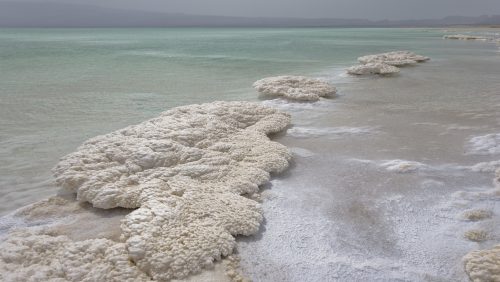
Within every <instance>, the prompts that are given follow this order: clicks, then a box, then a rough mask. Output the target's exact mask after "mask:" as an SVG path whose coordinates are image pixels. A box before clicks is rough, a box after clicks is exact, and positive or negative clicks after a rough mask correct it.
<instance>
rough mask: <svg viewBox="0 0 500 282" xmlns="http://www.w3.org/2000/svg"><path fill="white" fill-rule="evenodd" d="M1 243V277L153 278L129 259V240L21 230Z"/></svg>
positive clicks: (87, 279)
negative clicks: (82, 238)
mask: <svg viewBox="0 0 500 282" xmlns="http://www.w3.org/2000/svg"><path fill="white" fill-rule="evenodd" d="M0 246H1V249H2V252H1V255H0V270H1V271H0V280H1V281H116V282H121V281H130V282H132V281H149V280H150V277H148V276H147V275H146V274H145V273H143V272H142V271H140V270H139V269H138V268H137V267H136V266H135V265H134V264H133V263H132V262H131V261H130V259H129V255H128V253H127V247H126V244H124V243H117V242H114V241H111V240H108V239H93V240H84V241H73V240H71V239H70V238H68V237H67V236H49V235H44V234H36V233H31V232H25V231H18V232H14V233H12V234H10V236H9V238H8V239H7V240H6V241H5V242H3V243H2V244H1V245H0ZM57 279H59V280H57Z"/></svg>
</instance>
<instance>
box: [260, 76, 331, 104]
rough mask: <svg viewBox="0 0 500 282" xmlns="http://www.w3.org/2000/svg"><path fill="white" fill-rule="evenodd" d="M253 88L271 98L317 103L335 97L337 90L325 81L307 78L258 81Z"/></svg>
mask: <svg viewBox="0 0 500 282" xmlns="http://www.w3.org/2000/svg"><path fill="white" fill-rule="evenodd" d="M253 87H254V88H255V89H256V90H257V91H258V92H260V93H263V94H266V95H269V96H281V97H285V98H288V99H292V100H301V101H317V100H319V98H320V97H327V96H333V95H335V93H337V89H336V88H335V87H334V86H333V85H331V84H329V83H327V82H324V81H321V80H319V79H315V78H309V77H305V76H290V75H287V76H275V77H268V78H264V79H261V80H257V81H256V82H255V83H254V84H253Z"/></svg>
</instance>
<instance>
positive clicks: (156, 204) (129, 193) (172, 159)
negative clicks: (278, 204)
mask: <svg viewBox="0 0 500 282" xmlns="http://www.w3.org/2000/svg"><path fill="white" fill-rule="evenodd" d="M289 123H290V116H289V115H288V114H286V113H283V112H280V111H278V110H276V109H272V108H268V107H265V106H262V105H259V104H255V103H248V102H213V103H207V104H201V105H190V106H184V107H178V108H174V109H172V110H169V111H167V112H164V113H163V114H161V115H160V116H159V117H157V118H154V119H151V120H149V121H146V122H143V123H141V124H139V125H134V126H129V127H126V128H124V129H121V130H118V131H115V132H112V133H109V134H106V135H102V136H98V137H95V138H92V139H90V140H88V141H87V142H85V143H84V144H83V145H82V146H80V147H79V148H78V150H77V151H76V152H74V153H71V154H69V155H67V156H65V157H64V158H62V159H61V161H60V163H59V164H58V165H57V166H56V167H55V168H54V170H53V172H54V175H55V177H56V182H57V184H58V185H60V186H61V187H63V188H64V189H66V190H69V191H72V192H75V193H76V194H77V199H78V200H79V201H82V202H84V201H86V202H89V203H91V204H92V205H93V206H94V207H97V208H103V209H110V208H114V207H124V208H137V209H136V210H134V211H132V212H130V213H129V214H128V215H127V216H126V217H125V218H124V219H123V220H122V222H121V230H122V234H121V237H120V241H121V242H123V243H118V242H115V241H111V240H108V239H90V240H85V241H72V240H71V239H69V238H68V237H65V236H52V237H51V236H48V235H45V234H36V233H33V232H31V233H12V234H11V235H9V238H8V239H7V240H6V241H5V242H3V243H2V245H1V246H0V248H1V249H2V250H3V251H2V253H1V260H0V273H2V275H3V277H4V278H5V277H9V278H12V277H18V278H19V279H17V281H29V279H24V278H28V277H32V276H33V275H38V274H36V273H34V269H37V273H40V275H44V277H42V278H41V280H46V279H54V280H58V279H61V280H70V281H113V280H112V279H111V278H109V280H108V277H117V278H116V279H118V280H117V281H141V280H143V279H151V278H152V279H154V280H157V281H167V280H170V279H173V278H184V277H186V276H188V275H190V274H194V273H197V272H199V271H201V269H202V268H205V267H209V266H212V265H213V262H214V261H215V260H220V259H221V257H222V256H228V255H230V254H231V253H232V251H233V248H234V247H235V238H234V237H233V236H235V235H238V234H242V235H250V234H253V233H255V232H257V230H258V229H259V225H260V222H261V221H262V211H261V207H260V205H259V204H258V203H257V202H256V201H254V200H252V199H251V198H252V196H253V194H255V193H257V192H258V190H259V188H258V186H259V185H261V184H264V183H265V182H267V181H268V180H269V178H270V173H273V172H281V171H282V170H284V169H285V168H286V167H287V166H288V163H289V160H290V159H291V153H290V152H289V150H288V149H287V148H286V147H285V146H283V145H281V144H278V143H276V142H272V141H270V140H269V138H268V137H267V135H268V134H272V133H275V132H279V131H281V130H283V129H284V128H285V127H286V126H287V125H288V124H289ZM38 246H39V247H38ZM68 250H69V251H68ZM42 258H43V259H42ZM39 269H43V271H38V270H39ZM64 269H71V272H72V273H71V277H70V276H67V275H68V274H67V272H65V271H63V270H64ZM115 269H116V271H118V269H120V270H119V271H118V272H115ZM106 275H109V276H106ZM113 279H114V278H113ZM11 280H13V281H16V279H11ZM33 281H36V279H35V280H33Z"/></svg>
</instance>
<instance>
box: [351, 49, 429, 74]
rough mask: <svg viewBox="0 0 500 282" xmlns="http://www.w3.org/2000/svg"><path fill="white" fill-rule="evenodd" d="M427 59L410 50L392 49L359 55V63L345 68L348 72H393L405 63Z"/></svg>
mask: <svg viewBox="0 0 500 282" xmlns="http://www.w3.org/2000/svg"><path fill="white" fill-rule="evenodd" d="M427 60H429V58H428V57H424V56H421V55H417V54H415V53H413V52H410V51H394V52H388V53H381V54H375V55H367V56H363V57H359V58H358V61H359V62H360V63H361V65H357V66H353V67H350V68H348V69H347V72H348V73H349V74H355V75H364V74H382V75H383V74H393V73H398V72H399V68H398V67H402V66H406V65H413V64H417V63H421V62H425V61H427Z"/></svg>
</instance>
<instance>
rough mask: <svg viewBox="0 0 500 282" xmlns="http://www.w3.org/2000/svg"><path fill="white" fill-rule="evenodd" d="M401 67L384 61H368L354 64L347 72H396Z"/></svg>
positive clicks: (360, 73)
mask: <svg viewBox="0 0 500 282" xmlns="http://www.w3.org/2000/svg"><path fill="white" fill-rule="evenodd" d="M398 72H399V68H397V67H394V66H391V65H388V64H384V63H368V64H366V65H357V66H352V67H350V68H348V69H347V73H349V74H354V75H366V74H382V75H384V74H394V73H398Z"/></svg>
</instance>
